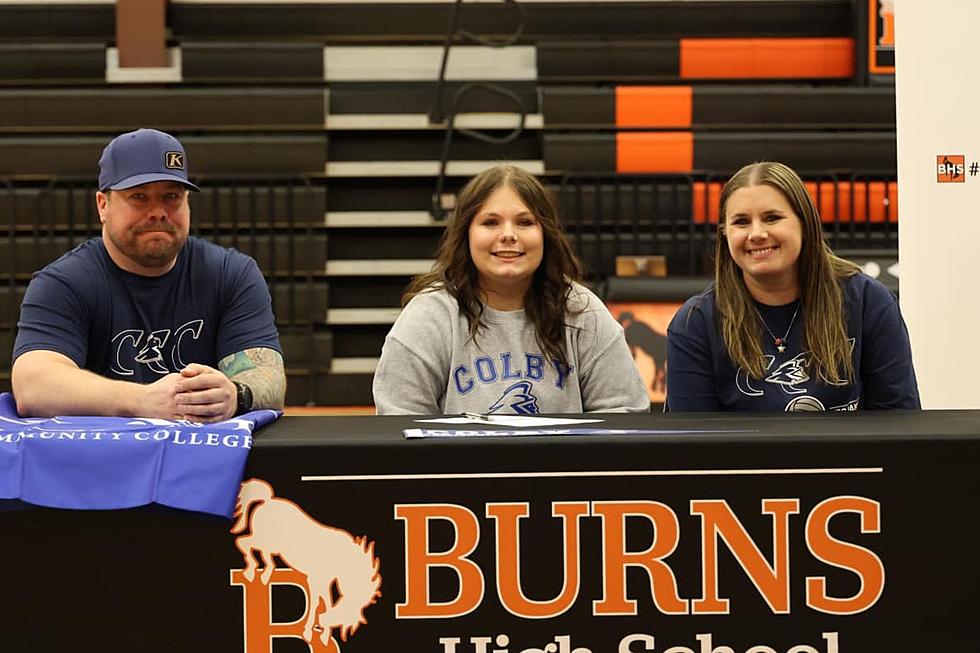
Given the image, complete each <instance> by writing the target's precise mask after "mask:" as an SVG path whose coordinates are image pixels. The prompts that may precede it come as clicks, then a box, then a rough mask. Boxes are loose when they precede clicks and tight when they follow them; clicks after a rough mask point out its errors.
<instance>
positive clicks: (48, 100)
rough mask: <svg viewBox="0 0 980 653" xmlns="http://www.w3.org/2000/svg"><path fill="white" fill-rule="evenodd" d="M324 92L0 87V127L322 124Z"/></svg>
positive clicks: (292, 127)
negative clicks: (1, 88) (17, 88)
mask: <svg viewBox="0 0 980 653" xmlns="http://www.w3.org/2000/svg"><path fill="white" fill-rule="evenodd" d="M0 62H2V59H0ZM2 65H3V64H2V63H0V66H2ZM0 76H2V72H0ZM324 95H325V94H324V90H323V87H322V85H316V86H309V87H273V88H267V87H252V86H238V87H220V88H195V87H179V88H167V89H159V88H132V87H125V86H123V87H114V88H78V89H71V88H69V89H65V88H58V89H19V90H14V89H3V90H0V131H8V132H26V133H30V132H35V133H37V132H47V131H58V132H72V131H79V132H93V131H105V132H109V133H120V132H124V131H128V130H132V129H137V128H139V127H143V126H145V125H153V126H154V127H156V128H157V129H161V130H164V131H168V130H170V131H178V132H179V131H181V130H184V131H189V130H200V129H208V130H211V131H217V132H227V131H232V130H240V131H247V132H258V131H275V132H282V131H297V130H308V131H322V129H323V124H324V117H325V116H326V107H325V97H324Z"/></svg>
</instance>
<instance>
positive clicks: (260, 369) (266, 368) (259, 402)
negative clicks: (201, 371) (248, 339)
mask: <svg viewBox="0 0 980 653" xmlns="http://www.w3.org/2000/svg"><path fill="white" fill-rule="evenodd" d="M218 370H220V371H221V372H222V373H224V375H225V376H227V377H228V378H229V379H232V380H233V381H238V382H239V383H244V384H245V385H247V386H248V387H249V388H251V389H252V407H253V408H276V409H279V410H282V408H283V404H284V403H285V400H286V372H285V370H284V369H283V362H282V354H280V353H279V352H277V351H276V350H275V349H268V348H266V347H253V348H252V349H246V350H244V351H239V352H236V353H234V354H231V355H230V356H225V357H224V358H222V359H221V360H220V361H218Z"/></svg>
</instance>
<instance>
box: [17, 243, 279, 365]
mask: <svg viewBox="0 0 980 653" xmlns="http://www.w3.org/2000/svg"><path fill="white" fill-rule="evenodd" d="M17 326H18V332H17V340H16V342H15V344H14V354H13V357H14V359H16V358H17V357H18V356H20V355H21V354H23V353H25V352H28V351H33V350H48V351H55V352H58V353H60V354H63V355H65V356H67V357H68V358H70V359H71V360H72V361H74V362H75V364H76V365H78V366H79V367H80V368H83V369H87V370H91V371H92V372H95V373H96V374H100V375H102V376H106V377H109V378H115V379H121V380H124V381H134V382H137V383H151V382H153V381H156V380H157V379H159V378H160V377H162V376H163V375H165V374H168V373H170V372H178V371H180V370H181V368H183V367H184V366H185V365H188V364H190V363H201V364H204V365H209V366H211V367H217V363H218V361H219V360H221V359H222V358H224V357H225V356H228V355H230V354H234V353H236V352H239V351H242V350H244V349H249V348H252V347H267V348H270V349H274V350H276V351H279V352H281V351H282V350H281V348H280V346H279V334H278V332H277V331H276V326H275V319H274V317H273V314H272V305H271V300H270V297H269V289H268V286H266V283H265V279H264V278H263V277H262V273H261V272H259V269H258V266H257V265H256V264H255V261H254V260H252V258H251V257H249V256H246V255H245V254H242V253H241V252H238V251H236V250H233V249H228V248H225V247H220V246H218V245H215V244H213V243H210V242H208V241H205V240H201V239H199V238H195V237H190V238H188V239H187V242H186V243H185V244H184V246H183V247H182V248H181V250H180V253H179V254H178V256H177V261H176V263H175V264H174V267H173V269H171V270H170V271H169V272H167V273H166V274H163V275H161V276H159V277H144V276H141V275H138V274H132V273H130V272H126V271H125V270H122V269H120V268H119V267H118V266H117V265H116V264H115V263H114V262H113V261H112V259H111V258H110V257H109V253H108V252H107V251H106V249H105V245H104V244H103V242H102V239H101V238H93V239H92V240H89V241H86V242H84V243H82V244H81V245H79V246H78V247H76V248H75V249H73V250H71V251H70V252H68V253H66V254H64V255H63V256H61V258H59V259H58V260H56V261H54V262H53V263H51V264H50V265H48V266H47V267H45V268H44V269H43V270H41V271H40V272H38V273H37V274H35V276H34V278H33V279H32V280H31V283H30V285H29V286H28V288H27V293H26V295H25V296H24V301H23V304H22V305H21V313H20V321H19V322H18V323H17Z"/></svg>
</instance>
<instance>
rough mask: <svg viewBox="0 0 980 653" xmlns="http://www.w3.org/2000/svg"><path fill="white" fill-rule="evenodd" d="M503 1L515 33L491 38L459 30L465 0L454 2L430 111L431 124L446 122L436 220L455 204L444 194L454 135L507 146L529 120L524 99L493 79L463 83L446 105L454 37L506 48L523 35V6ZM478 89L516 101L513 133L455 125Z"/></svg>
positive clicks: (432, 206)
mask: <svg viewBox="0 0 980 653" xmlns="http://www.w3.org/2000/svg"><path fill="white" fill-rule="evenodd" d="M502 1H503V2H504V4H507V5H509V6H511V7H513V9H514V11H515V12H516V16H517V18H516V25H515V28H514V33H513V34H511V35H510V36H509V37H507V38H505V39H499V40H495V39H488V38H484V37H482V36H479V35H477V34H474V33H472V32H469V31H467V30H464V29H460V28H459V15H460V9H461V8H462V5H463V0H456V2H454V3H453V7H452V9H451V11H450V14H449V27H448V28H447V30H446V38H445V41H444V43H443V49H442V62H441V64H440V66H439V78H438V79H437V80H436V88H435V97H434V98H433V102H432V107H431V109H430V111H429V123H430V124H440V123H442V122H443V121H445V123H446V131H445V137H444V139H443V143H442V153H441V155H440V158H439V174H438V176H437V177H436V186H435V190H434V191H433V193H432V202H431V204H430V206H429V212H430V213H431V214H432V217H434V218H435V219H437V220H443V219H445V217H446V211H447V210H449V209H451V208H452V206H453V205H452V198H451V197H447V196H446V195H445V193H444V190H445V182H446V169H447V166H448V163H449V155H450V151H451V149H452V142H453V135H454V134H455V133H456V132H458V133H460V134H463V135H465V136H469V137H470V138H475V139H477V140H479V141H483V142H484V143H489V144H493V145H504V144H507V143H510V142H513V141H515V140H516V139H517V138H519V137H520V136H521V134H522V133H524V126H525V122H526V120H527V107H526V106H525V104H524V101H523V100H522V99H521V97H520V96H519V95H517V94H516V93H514V92H513V91H511V90H510V89H508V88H505V87H503V86H501V85H499V84H494V83H492V82H471V83H467V84H463V85H462V86H460V87H459V89H457V90H456V92H455V93H454V94H453V96H452V99H451V101H450V103H449V107H448V111H447V110H446V109H445V108H444V106H443V105H444V98H443V95H444V92H445V84H446V70H447V68H448V65H449V53H450V49H451V48H452V46H453V42H454V40H456V39H457V38H459V39H460V40H463V41H469V42H473V43H478V44H480V45H484V46H486V47H491V48H503V47H507V46H510V45H514V44H515V43H517V41H518V40H519V39H520V37H521V35H522V34H523V33H524V7H522V6H521V5H520V4H518V3H517V1H516V0H502ZM476 90H484V91H488V92H490V93H492V94H496V95H499V96H501V97H503V98H506V99H507V100H509V101H510V102H512V103H513V104H514V107H515V111H514V113H515V114H518V115H519V116H520V121H519V122H518V124H517V126H516V127H515V128H514V129H513V130H512V131H511V132H509V133H507V134H504V135H503V136H494V135H492V134H487V133H484V132H481V131H478V130H475V129H465V128H459V127H456V113H457V110H458V109H459V106H460V105H461V103H462V101H463V99H464V98H465V97H466V96H467V95H469V94H470V93H472V92H473V91H476Z"/></svg>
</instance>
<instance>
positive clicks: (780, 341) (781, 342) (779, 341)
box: [755, 302, 802, 354]
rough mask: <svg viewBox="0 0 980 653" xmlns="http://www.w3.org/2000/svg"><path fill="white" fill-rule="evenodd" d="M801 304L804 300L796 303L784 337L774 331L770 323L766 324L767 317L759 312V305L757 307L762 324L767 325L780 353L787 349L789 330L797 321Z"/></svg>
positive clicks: (756, 310)
mask: <svg viewBox="0 0 980 653" xmlns="http://www.w3.org/2000/svg"><path fill="white" fill-rule="evenodd" d="M800 304H802V302H800V303H799V304H797V305H796V310H795V311H793V317H792V318H791V319H790V321H789V326H788V327H786V333H784V334H783V337H782V338H780V337H779V336H777V335H776V334H775V333H773V332H772V329H770V328H769V325H768V324H766V318H764V317H762V313H760V312H759V309H758V307H756V309H755V312H756V313H757V314H758V315H759V320H761V321H762V326H763V327H765V329H766V331H768V332H769V335H770V336H772V341H773V343H774V344H775V345H776V350H777V351H778V352H779V353H780V354H782V353H783V352H784V351H786V338H788V337H789V332H790V331H792V330H793V324H795V323H796V315H797V313H799V312H800Z"/></svg>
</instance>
